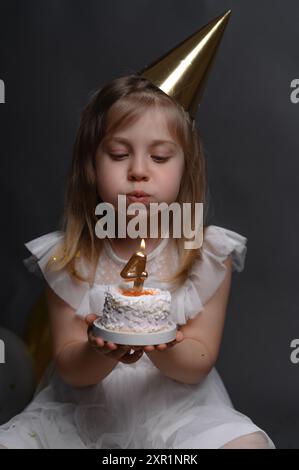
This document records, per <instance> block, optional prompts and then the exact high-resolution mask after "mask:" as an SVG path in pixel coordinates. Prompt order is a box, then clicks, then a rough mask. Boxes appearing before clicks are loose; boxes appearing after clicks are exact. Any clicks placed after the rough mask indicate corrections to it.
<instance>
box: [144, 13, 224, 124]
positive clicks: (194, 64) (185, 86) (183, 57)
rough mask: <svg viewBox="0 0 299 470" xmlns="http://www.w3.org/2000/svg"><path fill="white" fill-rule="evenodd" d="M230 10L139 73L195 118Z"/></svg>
mask: <svg viewBox="0 0 299 470" xmlns="http://www.w3.org/2000/svg"><path fill="white" fill-rule="evenodd" d="M230 13H231V10H227V11H226V12H225V13H224V14H223V15H220V16H218V17H217V18H215V19H214V20H212V21H211V22H210V23H208V24H207V25H206V26H204V27H203V28H201V29H200V30H198V31H196V32H195V33H193V34H192V35H191V36H189V37H188V38H187V39H185V40H184V41H182V42H181V43H180V44H179V45H178V46H176V47H174V48H172V49H171V50H170V51H169V52H167V53H166V54H163V55H162V56H160V57H159V58H158V59H157V60H155V61H154V62H153V63H151V64H150V65H147V66H146V67H145V68H143V69H142V70H141V71H140V72H139V74H140V75H141V76H142V77H145V78H147V79H148V80H149V81H150V82H152V83H153V84H154V85H156V86H157V87H158V88H160V89H161V90H162V91H164V92H165V93H166V94H167V95H169V96H171V97H172V98H174V99H175V100H176V101H178V102H179V103H180V104H181V105H182V106H183V107H184V109H185V110H186V111H188V112H189V114H190V116H191V117H192V118H193V119H194V117H195V114H196V111H197V108H198V106H199V105H200V100H201V97H202V94H203V90H204V87H205V84H206V82H207V78H208V75H209V72H210V69H211V65H212V63H213V60H214V57H215V54H216V52H217V49H218V46H219V44H220V42H221V39H222V35H223V33H224V30H225V28H226V25H227V23H228V20H229V16H230Z"/></svg>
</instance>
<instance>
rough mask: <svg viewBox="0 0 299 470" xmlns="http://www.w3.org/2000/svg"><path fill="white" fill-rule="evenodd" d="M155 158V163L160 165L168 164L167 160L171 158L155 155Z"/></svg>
mask: <svg viewBox="0 0 299 470" xmlns="http://www.w3.org/2000/svg"><path fill="white" fill-rule="evenodd" d="M153 158H154V159H155V161H156V162H157V163H158V162H159V163H164V162H167V160H169V159H170V157H158V156H154V155H153Z"/></svg>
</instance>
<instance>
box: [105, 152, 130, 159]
mask: <svg viewBox="0 0 299 470" xmlns="http://www.w3.org/2000/svg"><path fill="white" fill-rule="evenodd" d="M109 155H110V157H112V158H115V159H116V160H117V159H120V158H122V157H127V154H125V155H123V154H119V155H117V154H114V153H109Z"/></svg>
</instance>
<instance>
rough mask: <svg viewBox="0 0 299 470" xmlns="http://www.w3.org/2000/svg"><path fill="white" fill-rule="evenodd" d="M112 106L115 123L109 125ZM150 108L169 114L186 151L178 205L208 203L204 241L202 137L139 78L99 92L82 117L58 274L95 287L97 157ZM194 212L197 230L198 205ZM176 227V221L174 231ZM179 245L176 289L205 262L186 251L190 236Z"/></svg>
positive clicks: (173, 279)
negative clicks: (106, 141)
mask: <svg viewBox="0 0 299 470" xmlns="http://www.w3.org/2000/svg"><path fill="white" fill-rule="evenodd" d="M112 106H113V116H115V118H114V119H109V117H110V115H111V112H110V111H111V110H112ZM149 106H151V107H156V108H158V109H161V110H163V111H165V112H166V114H167V117H168V119H167V125H168V128H169V132H170V133H171V135H173V136H174V138H175V139H176V140H177V141H178V142H179V144H180V145H181V147H182V149H183V151H184V157H185V166H184V172H183V176H182V179H181V185H180V190H179V194H178V197H177V202H178V203H180V204H182V203H183V202H189V203H196V202H203V203H204V205H203V207H204V224H203V236H204V231H205V218H206V215H207V207H206V166H205V159H204V155H203V147H202V143H201V139H200V135H199V132H198V130H197V129H196V126H195V123H194V121H192V120H191V118H190V116H189V114H188V113H187V112H186V111H185V110H184V109H183V107H182V106H181V105H180V104H179V103H178V102H176V101H175V100H174V99H172V98H171V97H169V96H168V95H166V94H165V93H164V92H162V91H161V90H160V89H159V88H157V87H156V86H154V85H153V84H152V83H151V82H149V81H148V80H147V79H145V78H143V77H140V76H138V75H130V76H125V77H120V78H117V79H115V80H113V81H111V82H110V83H108V84H107V85H105V86H104V87H103V88H101V89H99V90H97V91H95V92H94V93H93V95H92V96H91V99H90V101H89V103H88V104H87V106H86V108H85V109H84V110H83V112H82V115H81V121H80V125H79V129H78V131H77V135H76V139H75V144H74V149H73V159H72V164H71V167H70V171H69V175H68V180H67V190H66V192H65V199H64V211H63V214H62V220H61V230H62V231H63V232H64V239H63V243H62V244H61V245H60V246H59V247H58V249H57V252H56V253H55V255H54V258H55V259H53V258H52V259H50V260H49V263H48V266H49V267H50V266H51V269H53V270H54V271H57V270H60V269H63V268H66V269H67V270H68V271H69V272H70V273H71V274H72V275H73V276H74V277H75V278H76V279H79V280H81V281H87V282H89V284H90V285H92V284H93V282H94V276H95V271H96V267H97V264H98V260H99V256H100V253H101V250H102V247H103V240H101V239H99V238H98V237H96V235H95V230H94V228H95V224H96V222H97V220H98V219H97V217H96V216H95V207H96V205H97V204H98V203H99V202H102V201H101V199H100V197H99V196H98V193H97V188H96V172H95V154H96V151H97V148H98V146H99V144H100V143H101V141H102V139H103V138H104V137H106V136H107V135H108V134H110V133H113V132H115V131H116V130H117V129H120V128H121V127H122V126H127V125H128V124H130V123H133V122H135V121H136V120H137V119H138V118H139V117H140V116H141V115H142V113H143V112H144V109H145V108H148V107H149ZM110 121H112V122H110ZM109 123H110V125H109ZM108 125H109V127H108ZM191 207H192V211H191V216H192V217H191V219H192V226H193V227H194V210H193V207H194V204H192V206H191ZM172 227H173V225H172V222H171V221H170V230H171V228H172ZM174 240H175V242H176V246H177V249H178V255H179V268H178V270H177V271H176V272H175V273H173V274H172V275H170V276H169V277H168V278H164V279H163V280H164V281H167V282H169V283H170V284H172V286H173V288H174V287H175V286H177V285H181V284H183V283H184V281H185V280H186V279H187V277H188V273H189V269H190V268H191V267H192V265H193V263H194V262H195V260H196V259H201V257H202V255H201V251H202V248H198V249H191V250H190V249H189V250H188V249H185V248H184V242H185V241H187V240H188V239H186V238H184V236H182V237H181V238H175V239H174ZM80 256H83V257H84V259H86V260H87V261H88V262H89V267H90V270H89V274H88V277H84V276H83V275H82V273H80V272H79V271H78V269H77V268H76V261H77V258H78V257H80ZM53 261H55V262H53ZM170 289H171V286H170Z"/></svg>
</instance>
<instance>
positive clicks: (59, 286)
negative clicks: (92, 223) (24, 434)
mask: <svg viewBox="0 0 299 470" xmlns="http://www.w3.org/2000/svg"><path fill="white" fill-rule="evenodd" d="M63 236H64V234H63V232H61V231H59V230H58V231H55V232H51V233H48V234H46V235H42V236H41V237H39V238H35V239H34V240H31V241H30V242H27V243H25V246H26V248H28V250H29V251H30V252H31V253H32V255H31V256H29V257H28V258H25V259H23V264H24V265H25V266H26V268H27V269H28V271H30V272H31V273H34V274H35V275H37V276H38V277H40V278H45V280H46V281H47V283H48V284H49V285H50V287H51V288H52V289H53V290H54V292H55V293H56V294H57V295H58V296H59V297H61V298H62V299H63V300H64V301H65V302H67V303H68V304H69V305H70V306H71V307H72V308H73V309H74V310H75V311H76V313H77V314H78V315H80V316H85V315H87V314H88V313H92V312H91V310H90V305H89V290H90V289H89V283H88V282H84V281H79V280H77V279H75V278H73V277H72V276H71V275H70V274H69V273H68V271H67V270H66V269H62V270H60V271H56V272H55V271H51V270H48V269H46V265H47V263H48V260H49V259H50V257H51V256H52V255H53V254H54V252H55V251H56V247H57V245H58V244H59V243H60V242H61V241H62V240H63Z"/></svg>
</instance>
